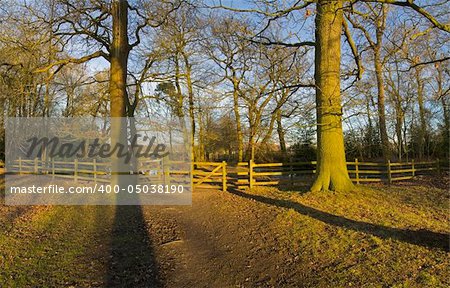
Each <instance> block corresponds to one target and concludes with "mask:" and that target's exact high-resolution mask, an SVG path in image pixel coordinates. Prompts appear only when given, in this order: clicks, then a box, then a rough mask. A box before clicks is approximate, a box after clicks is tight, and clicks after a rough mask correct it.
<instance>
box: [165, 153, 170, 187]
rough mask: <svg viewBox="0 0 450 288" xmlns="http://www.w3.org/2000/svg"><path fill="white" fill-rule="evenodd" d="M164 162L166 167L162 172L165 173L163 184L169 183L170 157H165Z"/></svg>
mask: <svg viewBox="0 0 450 288" xmlns="http://www.w3.org/2000/svg"><path fill="white" fill-rule="evenodd" d="M164 163H165V166H166V169H165V172H164V174H165V177H164V179H165V181H164V184H165V185H170V159H169V158H166V161H164Z"/></svg>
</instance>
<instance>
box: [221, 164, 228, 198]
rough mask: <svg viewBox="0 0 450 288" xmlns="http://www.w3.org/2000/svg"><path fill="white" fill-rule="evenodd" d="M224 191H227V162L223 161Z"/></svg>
mask: <svg viewBox="0 0 450 288" xmlns="http://www.w3.org/2000/svg"><path fill="white" fill-rule="evenodd" d="M222 191H223V192H226V191H227V162H225V161H222Z"/></svg>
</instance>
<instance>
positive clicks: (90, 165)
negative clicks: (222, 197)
mask: <svg viewBox="0 0 450 288" xmlns="http://www.w3.org/2000/svg"><path fill="white" fill-rule="evenodd" d="M110 165H111V164H110V163H109V162H98V161H96V160H95V159H94V160H93V161H92V162H88V161H79V160H77V159H75V160H74V161H55V160H53V159H49V160H47V161H45V160H41V159H39V158H35V159H34V160H30V159H21V158H19V159H18V160H17V161H16V162H15V163H14V164H13V165H12V166H11V167H12V168H13V170H12V171H9V172H13V173H14V172H16V173H19V174H45V175H49V176H51V177H57V178H69V179H73V180H74V181H79V180H85V181H93V182H94V183H97V182H99V183H109V182H110V176H111V173H110V168H109V167H110ZM189 165H192V167H188V166H189ZM177 166H181V167H180V168H181V169H176V167H177ZM174 167H175V168H174ZM226 167H227V163H226V162H225V161H223V162H193V163H192V164H188V163H186V162H182V161H169V160H167V159H164V158H163V159H158V160H148V159H141V160H140V161H138V177H139V180H140V181H142V182H143V183H146V182H148V183H165V184H166V185H169V184H171V183H177V182H178V180H179V179H180V176H187V177H190V175H191V171H192V177H191V181H192V182H191V183H192V185H193V186H194V187H197V188H211V186H221V187H222V190H223V191H226V190H227V170H226Z"/></svg>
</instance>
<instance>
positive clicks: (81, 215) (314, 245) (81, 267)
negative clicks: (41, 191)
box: [0, 184, 450, 287]
mask: <svg viewBox="0 0 450 288" xmlns="http://www.w3.org/2000/svg"><path fill="white" fill-rule="evenodd" d="M200 193H201V192H198V194H200ZM233 193H234V194H236V195H238V196H241V197H235V196H233V195H230V194H223V193H219V192H217V193H216V192H215V191H214V193H212V192H211V195H213V196H211V197H210V198H205V200H204V201H207V202H202V203H201V205H200V206H202V205H206V206H208V205H209V206H211V207H216V206H217V207H216V208H214V209H211V210H210V212H208V213H210V214H208V213H206V214H205V215H203V214H199V215H201V217H203V218H199V219H193V220H192V221H193V222H192V223H191V224H192V227H196V226H198V225H199V223H203V222H205V221H206V222H208V221H212V220H211V219H212V218H214V217H211V213H217V214H223V215H222V216H223V218H219V219H220V220H221V222H220V223H215V222H214V223H215V224H214V225H216V226H215V227H218V226H219V225H224V227H228V228H230V230H232V231H240V233H241V234H239V233H236V234H233V235H234V236H231V235H228V237H235V238H233V239H231V238H230V239H229V240H230V241H231V242H232V243H235V244H236V247H235V248H239V247H244V245H243V243H240V241H242V239H243V238H242V236H243V234H242V233H244V232H246V229H247V228H249V227H246V225H249V222H246V221H247V217H246V215H247V214H249V213H251V214H254V215H258V216H259V217H260V218H257V219H256V220H255V222H252V225H254V227H258V228H255V229H259V230H261V231H263V232H267V233H273V234H274V235H276V236H274V237H273V238H271V237H268V238H267V239H272V240H267V241H269V242H268V243H265V242H264V241H263V242H264V243H263V244H265V245H267V246H268V247H276V249H274V250H270V249H269V250H264V249H262V250H258V251H260V252H255V253H259V254H258V255H256V256H260V258H261V257H262V258H264V259H266V260H267V261H269V260H270V258H271V254H267V255H266V254H260V253H279V254H280V255H282V256H283V257H282V258H283V259H289V261H291V262H290V263H287V262H286V263H284V262H283V264H282V265H283V267H284V268H285V269H284V270H283V271H285V272H284V273H286V275H283V276H282V277H286V279H290V281H289V283H297V284H298V285H297V286H304V287H450V270H449V267H450V257H449V256H450V253H449V250H448V244H449V241H450V239H449V234H450V227H449V211H450V210H449V193H448V191H447V190H445V189H438V188H433V187H426V186H414V185H404V184H398V185H394V186H391V187H388V186H384V185H372V186H360V189H359V190H358V191H353V192H318V193H301V192H298V191H280V190H278V189H276V188H257V189H253V190H252V191H246V192H240V191H234V192H233ZM215 195H217V196H215ZM225 196H226V197H225ZM243 198H248V199H251V200H252V201H247V200H246V199H243ZM207 199H210V200H207ZM199 201H200V200H199ZM202 201H203V200H202ZM208 201H209V202H208ZM206 206H205V207H206ZM269 208H270V209H269ZM155 209H156V208H155ZM246 209H247V210H246ZM152 211H153V210H152ZM238 216H239V217H238ZM149 217H151V216H149V215H147V216H145V217H144V216H143V215H142V214H141V212H140V210H136V211H135V210H129V208H127V207H119V208H118V207H114V206H34V207H26V209H24V208H23V207H22V208H20V207H12V206H4V205H1V204H0V286H1V287H37V286H40V287H55V286H75V287H93V286H94V287H95V286H110V285H109V284H111V285H113V284H118V283H127V285H128V284H129V285H128V286H133V283H154V284H155V285H158V282H157V281H156V280H155V279H154V277H153V276H154V275H152V273H153V274H154V272H155V270H157V267H158V263H155V262H154V261H155V259H153V253H152V251H149V250H148V249H147V248H146V247H148V246H152V241H153V242H155V241H156V242H157V240H158V239H150V238H149V239H147V238H148V237H149V235H152V233H150V234H147V230H146V228H145V227H146V224H145V222H147V221H150V220H151V219H150V218H149ZM235 218H236V219H235ZM233 219H234V220H233ZM186 221H187V220H186ZM189 221H190V220H189ZM202 221H203V222H202ZM236 225H237V226H238V227H235V226H236ZM154 227H156V228H155V229H161V231H153V232H154V233H156V234H157V233H165V232H164V231H165V230H164V228H165V227H164V226H161V227H159V226H154ZM158 227H159V228H158ZM202 227H203V226H202ZM225 230H227V229H225ZM213 231H215V230H213ZM178 232H179V231H178ZM206 232H208V231H206ZM209 232H210V231H209ZM247 232H248V231H247ZM154 233H153V234H154ZM207 234H208V233H207ZM262 234H264V233H262ZM249 235H250V234H249ZM163 236H164V235H163ZM206 240H208V239H206ZM206 240H205V241H206ZM208 241H212V240H208ZM130 243H131V244H132V243H135V244H133V245H131V244H130ZM157 243H159V242H157ZM214 243H215V242H214ZM130 245H131V246H130ZM267 251H269V252H267ZM243 255H244V256H243V257H245V253H243ZM176 256H177V255H175V256H173V257H176ZM228 256H229V255H223V256H221V257H222V258H220V259H215V260H214V261H219V262H218V263H220V261H222V262H227V261H229V258H227V257H228ZM238 256H239V255H238ZM200 259H201V258H200ZM255 259H256V257H255ZM291 259H292V260H291ZM158 260H161V259H158ZM175 260H177V261H178V259H175ZM201 260H205V259H201ZM233 261H237V262H239V263H240V262H245V261H248V259H245V258H244V259H239V257H238V258H236V259H233ZM225 264H226V265H230V263H228V262H227V263H225ZM277 264H278V263H277ZM254 265H257V264H254ZM259 268H260V267H255V271H257V273H260V272H258V271H259V270H258V269H259ZM230 271H231V272H233V273H238V272H239V273H241V274H242V275H243V277H244V278H245V277H247V276H248V275H246V273H247V274H248V273H250V271H233V270H230ZM156 272H157V271H156ZM231 272H230V273H231ZM199 273H200V272H199ZM255 273H256V272H255ZM199 275H200V274H199ZM231 276H232V275H229V276H227V277H231ZM253 276H254V275H253ZM275 277H277V276H275ZM278 277H281V276H278ZM212 280H213V279H209V280H208V279H206V280H205V281H212ZM209 283H212V282H209Z"/></svg>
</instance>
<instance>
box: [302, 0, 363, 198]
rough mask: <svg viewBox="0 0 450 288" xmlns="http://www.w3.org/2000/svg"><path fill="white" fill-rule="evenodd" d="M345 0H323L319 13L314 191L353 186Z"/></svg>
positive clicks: (342, 188) (312, 189) (316, 53)
mask: <svg viewBox="0 0 450 288" xmlns="http://www.w3.org/2000/svg"><path fill="white" fill-rule="evenodd" d="M342 4H343V1H342V0H319V1H318V2H317V15H316V20H315V21H316V49H315V75H314V77H315V81H316V110H317V146H318V147H317V172H316V175H317V176H316V180H315V182H314V184H313V185H312V187H311V191H319V190H340V191H343V190H351V189H352V188H353V187H354V186H353V183H352V181H351V180H350V178H349V176H348V171H347V165H346V160H345V150H344V134H343V131H342V106H341V94H340V60H341V28H342V21H343V11H342Z"/></svg>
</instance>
